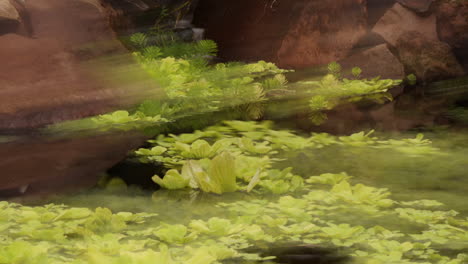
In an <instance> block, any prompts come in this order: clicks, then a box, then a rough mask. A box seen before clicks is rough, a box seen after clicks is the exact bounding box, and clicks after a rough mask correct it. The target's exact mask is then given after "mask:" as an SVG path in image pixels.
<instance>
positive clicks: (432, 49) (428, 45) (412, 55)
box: [395, 31, 465, 82]
mask: <svg viewBox="0 0 468 264" xmlns="http://www.w3.org/2000/svg"><path fill="white" fill-rule="evenodd" d="M395 49H396V51H397V53H398V57H399V59H400V62H401V63H403V65H404V66H405V69H406V70H407V73H414V74H415V75H416V76H417V77H418V79H419V80H422V81H424V82H430V81H437V80H443V79H448V78H453V77H459V76H463V75H464V74H465V72H464V70H463V68H462V67H461V65H460V64H459V62H458V61H457V59H456V57H455V56H454V55H453V53H452V49H451V47H450V46H449V45H448V44H447V43H445V42H442V41H438V40H430V39H427V38H426V36H425V35H423V34H421V33H420V32H418V31H409V32H405V33H403V34H402V35H401V36H400V38H399V39H398V40H397V42H396V45H395Z"/></svg>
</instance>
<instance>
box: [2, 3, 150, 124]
mask: <svg viewBox="0 0 468 264" xmlns="http://www.w3.org/2000/svg"><path fill="white" fill-rule="evenodd" d="M19 3H20V2H16V0H0V17H6V16H7V15H9V18H8V19H0V29H3V30H2V32H1V33H0V58H2V61H1V62H0V131H2V130H8V129H29V128H35V127H38V126H43V125H46V124H50V123H54V122H59V121H62V120H70V119H77V118H83V117H86V116H90V115H96V114H101V113H104V112H107V111H112V110H114V109H116V108H121V107H124V106H128V105H131V104H134V103H136V102H137V101H139V100H140V99H141V98H142V97H144V94H145V89H146V88H149V87H151V86H150V85H148V84H149V81H150V80H149V78H146V76H144V74H143V73H142V71H141V70H140V69H139V68H138V67H137V65H136V63H134V62H133V60H132V58H131V56H130V55H129V52H128V51H127V50H126V49H125V48H124V47H123V46H122V45H121V43H120V42H119V41H118V40H117V38H116V36H115V34H114V32H113V30H112V29H111V27H110V26H109V22H108V17H107V15H106V14H105V13H103V10H102V6H101V5H100V4H99V3H100V2H96V1H92V0H30V1H26V2H25V4H24V5H23V4H22V5H19ZM5 6H6V7H7V8H5ZM5 10H6V11H5ZM6 13H7V15H6ZM12 21H13V22H14V23H16V24H17V26H16V27H12V26H11V25H12V23H13V22H12ZM15 21H16V22H15ZM18 25H28V26H29V27H31V30H30V33H31V34H23V31H22V27H21V26H18ZM153 87H154V86H153ZM139 98H140V99H139Z"/></svg>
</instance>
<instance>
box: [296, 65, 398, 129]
mask: <svg viewBox="0 0 468 264" xmlns="http://www.w3.org/2000/svg"><path fill="white" fill-rule="evenodd" d="M328 71H329V74H327V75H326V76H324V77H323V78H322V80H320V81H307V82H299V84H300V85H301V86H303V87H304V88H305V89H307V91H308V93H309V94H312V97H311V99H310V101H309V107H310V109H311V111H312V112H311V120H312V122H313V123H314V124H321V123H323V122H324V121H325V120H326V118H327V117H326V115H325V114H324V113H323V112H322V111H324V110H330V109H332V108H334V107H335V106H336V105H338V104H340V103H343V102H356V101H360V100H362V99H372V100H374V101H377V102H379V103H383V102H385V99H387V100H392V96H391V95H390V94H389V93H387V91H388V90H389V89H391V88H393V87H395V86H397V85H399V84H400V83H401V80H391V79H386V80H381V79H380V78H379V77H377V78H374V79H371V80H368V79H355V80H349V79H346V78H343V79H341V75H340V71H341V66H340V64H338V63H336V62H332V63H330V64H329V65H328ZM361 73H362V70H361V69H360V68H358V67H354V68H353V69H352V74H353V76H354V77H355V78H358V77H359V76H360V75H361Z"/></svg>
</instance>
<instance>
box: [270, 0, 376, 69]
mask: <svg viewBox="0 0 468 264" xmlns="http://www.w3.org/2000/svg"><path fill="white" fill-rule="evenodd" d="M298 17H299V18H298V20H297V21H295V23H294V24H293V25H291V26H290V27H289V30H288V33H287V34H286V36H285V37H284V39H283V41H282V44H281V48H280V50H279V51H278V53H277V54H278V63H279V65H280V66H282V67H293V68H302V67H307V66H311V65H317V64H326V63H329V62H331V61H336V60H339V59H342V58H344V57H346V55H348V53H349V52H350V51H351V49H352V48H353V46H354V45H355V44H356V43H357V42H358V40H359V39H360V38H361V37H362V36H364V35H365V33H366V29H367V17H366V7H365V2H364V1H362V0H358V1H349V0H335V1H333V2H330V1H326V3H325V2H324V1H306V2H305V3H303V6H302V8H301V13H300V14H299V16H298Z"/></svg>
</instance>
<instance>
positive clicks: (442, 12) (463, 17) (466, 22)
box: [436, 1, 468, 49]
mask: <svg viewBox="0 0 468 264" xmlns="http://www.w3.org/2000/svg"><path fill="white" fill-rule="evenodd" d="M436 14H437V31H438V33H439V37H440V39H441V40H442V41H444V42H447V43H448V44H450V45H451V46H452V47H454V48H457V49H461V48H464V49H468V1H444V2H442V3H441V4H440V5H439V6H438V8H437V11H436Z"/></svg>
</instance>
